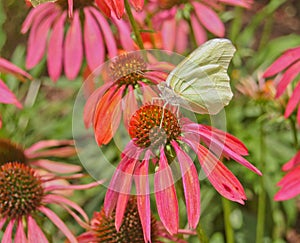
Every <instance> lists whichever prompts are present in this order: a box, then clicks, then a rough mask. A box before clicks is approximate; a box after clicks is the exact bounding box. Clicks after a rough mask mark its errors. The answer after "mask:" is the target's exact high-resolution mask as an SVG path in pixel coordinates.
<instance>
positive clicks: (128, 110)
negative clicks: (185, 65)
mask: <svg viewBox="0 0 300 243" xmlns="http://www.w3.org/2000/svg"><path fill="white" fill-rule="evenodd" d="M160 65H161V64H159V63H154V64H148V63H147V62H146V61H145V57H143V53H142V54H141V53H138V52H130V53H124V54H122V55H120V56H118V57H117V58H114V59H113V60H112V61H110V62H108V63H107V65H106V66H105V67H104V71H103V73H104V76H106V77H102V79H104V81H105V83H104V84H103V85H102V86H101V87H100V88H98V89H97V90H95V91H94V92H93V94H92V95H91V96H90V97H89V99H88V101H87V103H86V105H85V108H84V122H85V125H86V127H89V126H90V124H93V126H94V131H95V137H96V141H97V143H98V145H99V146H101V145H103V144H107V143H109V142H110V140H111V139H112V137H113V135H114V134H115V132H116V130H117V128H118V126H119V124H120V120H121V117H122V113H123V118H124V125H125V127H126V128H128V125H129V119H130V117H131V115H132V114H133V113H134V112H135V111H136V110H137V108H138V100H140V101H142V102H143V101H149V100H151V99H152V98H153V97H155V96H156V97H157V95H156V93H155V92H154V90H153V89H152V88H151V85H157V84H158V83H160V82H163V81H164V80H165V78H166V76H167V73H166V72H164V71H161V70H162V69H161V70H160V68H161V67H160ZM165 66H168V64H166V65H165ZM169 68H170V69H171V65H169Z"/></svg>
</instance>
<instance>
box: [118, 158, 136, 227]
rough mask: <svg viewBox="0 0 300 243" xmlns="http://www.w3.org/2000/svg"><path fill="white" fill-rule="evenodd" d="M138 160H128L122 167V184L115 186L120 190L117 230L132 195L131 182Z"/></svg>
mask: <svg viewBox="0 0 300 243" xmlns="http://www.w3.org/2000/svg"><path fill="white" fill-rule="evenodd" d="M137 162H138V161H137V160H135V159H132V158H131V159H129V160H128V161H127V162H126V165H125V166H124V167H123V168H122V171H123V173H122V180H121V182H122V184H121V187H120V188H115V189H117V190H118V192H119V197H118V202H117V206H116V217H115V226H116V229H117V231H119V229H120V227H121V225H122V222H123V216H124V213H125V211H126V206H127V202H128V200H129V197H130V190H131V184H132V179H133V172H134V168H135V166H136V163H137Z"/></svg>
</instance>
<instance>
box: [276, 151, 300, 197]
mask: <svg viewBox="0 0 300 243" xmlns="http://www.w3.org/2000/svg"><path fill="white" fill-rule="evenodd" d="M282 169H283V170H284V171H287V172H288V173H287V174H286V175H285V176H284V177H283V178H282V179H281V180H280V181H279V182H278V184H277V185H278V186H279V187H281V188H280V190H279V191H278V192H277V193H276V195H275V196H274V199H275V200H276V201H283V200H288V199H291V198H293V197H296V196H297V195H299V194H300V176H299V175H300V151H298V153H297V154H296V155H295V156H294V157H293V158H292V159H291V160H290V161H288V162H287V163H286V164H285V165H284V166H283V167H282Z"/></svg>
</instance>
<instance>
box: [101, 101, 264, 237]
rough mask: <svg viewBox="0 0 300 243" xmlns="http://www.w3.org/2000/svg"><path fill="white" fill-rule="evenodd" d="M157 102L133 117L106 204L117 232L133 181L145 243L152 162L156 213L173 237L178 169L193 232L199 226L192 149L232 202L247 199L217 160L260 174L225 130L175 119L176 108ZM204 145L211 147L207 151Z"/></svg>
mask: <svg viewBox="0 0 300 243" xmlns="http://www.w3.org/2000/svg"><path fill="white" fill-rule="evenodd" d="M156 103H157V102H155V103H152V104H148V105H144V106H142V107H141V108H139V109H138V110H137V111H136V112H135V113H134V114H133V116H132V117H131V119H130V123H129V134H130V137H131V139H132V140H131V141H130V142H129V143H128V144H127V146H126V147H125V149H124V151H123V153H122V159H121V161H120V163H119V165H118V167H117V169H116V171H115V173H114V175H113V177H112V179H111V182H110V185H109V189H108V191H107V193H106V196H105V201H104V209H105V212H106V215H110V214H111V213H112V212H113V210H114V209H115V210H116V214H115V225H116V228H117V230H118V229H119V228H120V226H121V225H122V220H123V216H124V212H125V209H126V205H127V201H128V199H129V196H130V191H131V185H132V180H133V179H134V181H135V189H136V194H137V204H138V211H139V215H140V220H141V223H142V226H143V232H144V235H145V240H149V241H150V234H151V233H150V221H151V217H150V197H149V193H150V189H149V184H150V183H149V174H150V170H151V167H153V166H150V162H152V163H153V165H154V167H155V168H154V171H155V172H154V192H155V198H156V206H157V211H158V214H159V216H160V219H161V221H162V223H163V225H164V227H165V228H166V229H167V231H168V232H169V233H170V234H176V233H177V232H178V227H179V226H178V224H179V211H178V201H177V196H176V190H175V186H174V183H175V180H174V176H175V175H174V173H173V171H172V169H174V168H180V171H181V178H182V184H183V189H184V196H185V202H186V208H187V217H188V223H189V226H190V228H192V229H193V228H195V227H196V226H197V224H198V221H199V217H200V186H199V179H198V173H197V170H196V167H195V165H194V163H193V160H192V159H191V157H190V156H189V155H188V153H187V148H188V147H190V148H191V150H193V151H194V153H195V154H196V155H197V156H198V159H199V162H200V165H201V166H202V168H203V170H204V172H205V174H206V175H207V177H208V179H209V180H210V182H211V183H212V185H213V186H214V187H215V189H216V190H217V191H218V192H219V193H220V194H221V195H222V196H224V197H226V198H227V199H229V200H232V201H235V202H239V203H241V204H244V200H246V195H245V192H244V189H243V187H242V185H241V184H240V182H239V181H238V179H237V178H236V177H235V176H234V175H233V174H232V173H231V172H230V171H229V170H228V169H227V168H226V167H225V165H224V164H223V163H222V162H221V161H220V160H219V159H218V156H222V157H224V158H228V159H233V160H235V161H237V162H238V163H240V164H242V165H244V166H245V167H247V168H249V169H250V170H252V171H254V172H255V173H257V174H259V175H261V172H260V171H259V170H258V169H257V168H255V167H254V166H253V165H252V164H250V163H249V162H248V161H247V160H246V159H244V158H243V156H245V155H247V154H248V151H247V149H246V147H245V146H244V145H243V143H242V142H241V141H239V140H238V139H237V138H235V137H234V136H232V135H230V134H228V133H226V132H223V131H221V130H218V129H215V128H212V127H209V126H205V125H201V124H197V123H194V122H191V121H190V120H189V119H187V118H184V117H182V116H179V115H177V114H178V111H177V110H176V108H174V107H172V106H170V105H166V104H164V105H159V104H156ZM200 141H201V142H202V143H203V144H204V145H206V146H209V149H208V148H207V147H205V146H204V145H202V144H201V143H200ZM173 163H175V164H176V165H175V166H174V164H173ZM172 164H173V165H172ZM177 165H178V166H177ZM171 168H172V169H171ZM178 173H179V172H178V171H177V174H178Z"/></svg>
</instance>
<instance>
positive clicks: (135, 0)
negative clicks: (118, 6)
mask: <svg viewBox="0 0 300 243" xmlns="http://www.w3.org/2000/svg"><path fill="white" fill-rule="evenodd" d="M130 3H131V5H132V6H133V7H134V8H135V10H136V11H142V9H143V6H144V0H130Z"/></svg>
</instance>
